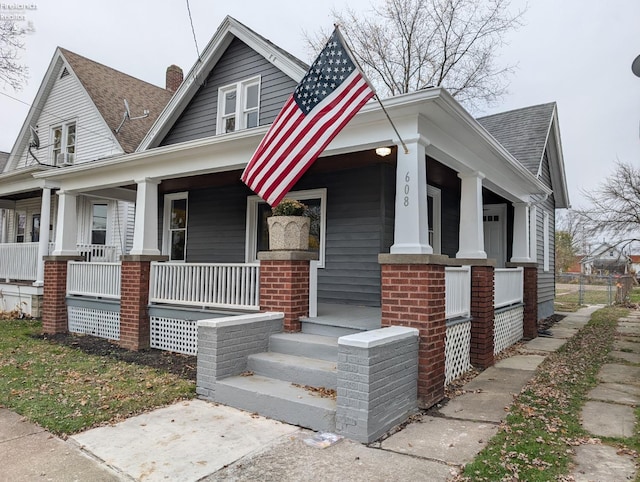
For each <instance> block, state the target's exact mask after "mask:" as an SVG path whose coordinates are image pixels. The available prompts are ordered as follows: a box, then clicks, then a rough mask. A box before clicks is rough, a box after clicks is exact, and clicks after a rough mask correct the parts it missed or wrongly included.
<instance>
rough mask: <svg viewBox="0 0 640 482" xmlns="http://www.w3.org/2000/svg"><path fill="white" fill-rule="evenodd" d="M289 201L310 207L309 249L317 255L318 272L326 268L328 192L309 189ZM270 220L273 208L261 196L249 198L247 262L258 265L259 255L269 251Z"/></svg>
mask: <svg viewBox="0 0 640 482" xmlns="http://www.w3.org/2000/svg"><path fill="white" fill-rule="evenodd" d="M287 198H289V199H297V200H298V201H302V202H303V203H304V204H306V205H307V207H308V215H309V217H310V218H311V226H310V228H309V249H310V250H312V251H313V250H315V251H316V252H317V253H318V268H324V251H325V232H326V219H327V213H326V211H327V190H326V189H310V190H308V191H295V192H290V193H289V194H287ZM269 216H271V208H270V207H269V205H268V204H267V203H266V202H264V201H263V200H262V199H261V198H260V197H259V196H250V197H249V198H247V228H246V244H245V246H246V251H245V261H246V262H247V263H255V262H257V261H258V256H257V255H258V252H259V251H268V249H269V229H268V226H267V218H268V217H269Z"/></svg>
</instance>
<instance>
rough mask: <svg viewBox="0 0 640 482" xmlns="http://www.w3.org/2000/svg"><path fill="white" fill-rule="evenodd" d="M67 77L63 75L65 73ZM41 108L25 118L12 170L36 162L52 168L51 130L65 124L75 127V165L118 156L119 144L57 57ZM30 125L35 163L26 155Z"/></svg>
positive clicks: (76, 81) (79, 84)
mask: <svg viewBox="0 0 640 482" xmlns="http://www.w3.org/2000/svg"><path fill="white" fill-rule="evenodd" d="M65 70H66V71H67V75H62V73H63V72H64V71H65ZM40 105H41V107H40V108H39V109H38V110H37V111H36V112H33V113H32V115H30V116H29V117H27V121H26V123H27V124H28V125H26V129H23V130H25V132H24V133H23V132H21V135H22V136H23V138H22V139H21V140H20V141H21V142H20V145H19V150H17V151H16V152H13V153H12V155H14V159H13V164H12V166H11V167H10V168H11V169H19V168H23V167H28V166H31V165H35V164H38V161H39V163H42V164H46V165H49V166H53V165H55V159H53V158H52V145H53V128H54V127H57V126H61V125H64V124H75V126H76V135H75V142H76V153H75V161H74V162H75V163H81V162H86V161H90V160H94V159H97V158H101V157H106V156H110V155H115V154H121V153H122V152H123V151H122V149H121V148H120V145H119V144H118V143H117V142H116V140H115V138H114V137H113V135H112V134H111V132H110V131H109V128H108V126H107V125H106V124H105V122H104V120H103V119H102V117H101V116H100V114H99V112H98V111H97V110H96V108H95V105H94V104H93V102H92V101H91V99H90V98H89V96H88V95H87V93H86V91H85V90H84V89H83V87H82V84H81V83H80V81H79V80H78V78H77V77H76V76H75V75H74V74H73V73H70V67H69V66H68V65H67V64H66V63H65V62H64V61H63V60H62V58H61V57H58V60H57V61H56V64H55V68H54V69H53V71H52V75H51V76H50V79H49V85H48V91H47V93H46V94H45V97H44V98H43V99H42V103H41V104H40ZM30 126H32V127H33V128H34V129H36V131H37V134H38V138H39V141H40V148H38V149H36V148H32V149H31V152H32V153H33V154H34V155H35V156H36V158H37V160H38V161H36V160H35V159H34V158H33V156H32V155H31V154H29V153H28V143H29V140H30V138H31V134H30V128H29V127H30Z"/></svg>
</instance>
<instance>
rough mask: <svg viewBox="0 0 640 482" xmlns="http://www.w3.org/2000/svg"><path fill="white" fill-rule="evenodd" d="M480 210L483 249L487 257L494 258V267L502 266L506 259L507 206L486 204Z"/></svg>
mask: <svg viewBox="0 0 640 482" xmlns="http://www.w3.org/2000/svg"><path fill="white" fill-rule="evenodd" d="M482 211H483V212H482V220H483V225H484V250H485V252H486V253H487V258H493V259H495V260H496V268H504V266H505V262H506V260H507V249H506V248H507V230H506V221H507V206H506V204H486V205H484V206H483V209H482Z"/></svg>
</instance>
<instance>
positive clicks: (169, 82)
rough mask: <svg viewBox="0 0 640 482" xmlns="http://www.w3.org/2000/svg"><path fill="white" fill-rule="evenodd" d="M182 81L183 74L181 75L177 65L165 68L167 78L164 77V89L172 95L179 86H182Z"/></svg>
mask: <svg viewBox="0 0 640 482" xmlns="http://www.w3.org/2000/svg"><path fill="white" fill-rule="evenodd" d="M183 79H184V74H183V73H182V69H181V68H180V67H178V66H177V65H170V66H169V67H167V77H166V89H167V90H168V91H169V92H171V93H173V92H175V91H176V90H178V87H180V84H182V80H183Z"/></svg>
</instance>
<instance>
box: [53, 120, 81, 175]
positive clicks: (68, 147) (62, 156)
mask: <svg viewBox="0 0 640 482" xmlns="http://www.w3.org/2000/svg"><path fill="white" fill-rule="evenodd" d="M51 137H52V139H53V142H52V143H51V145H52V150H51V154H52V155H51V159H52V164H54V165H56V166H60V165H66V164H73V161H74V158H75V154H76V124H75V122H72V123H68V124H62V125H60V126H56V127H54V128H53V129H51Z"/></svg>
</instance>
